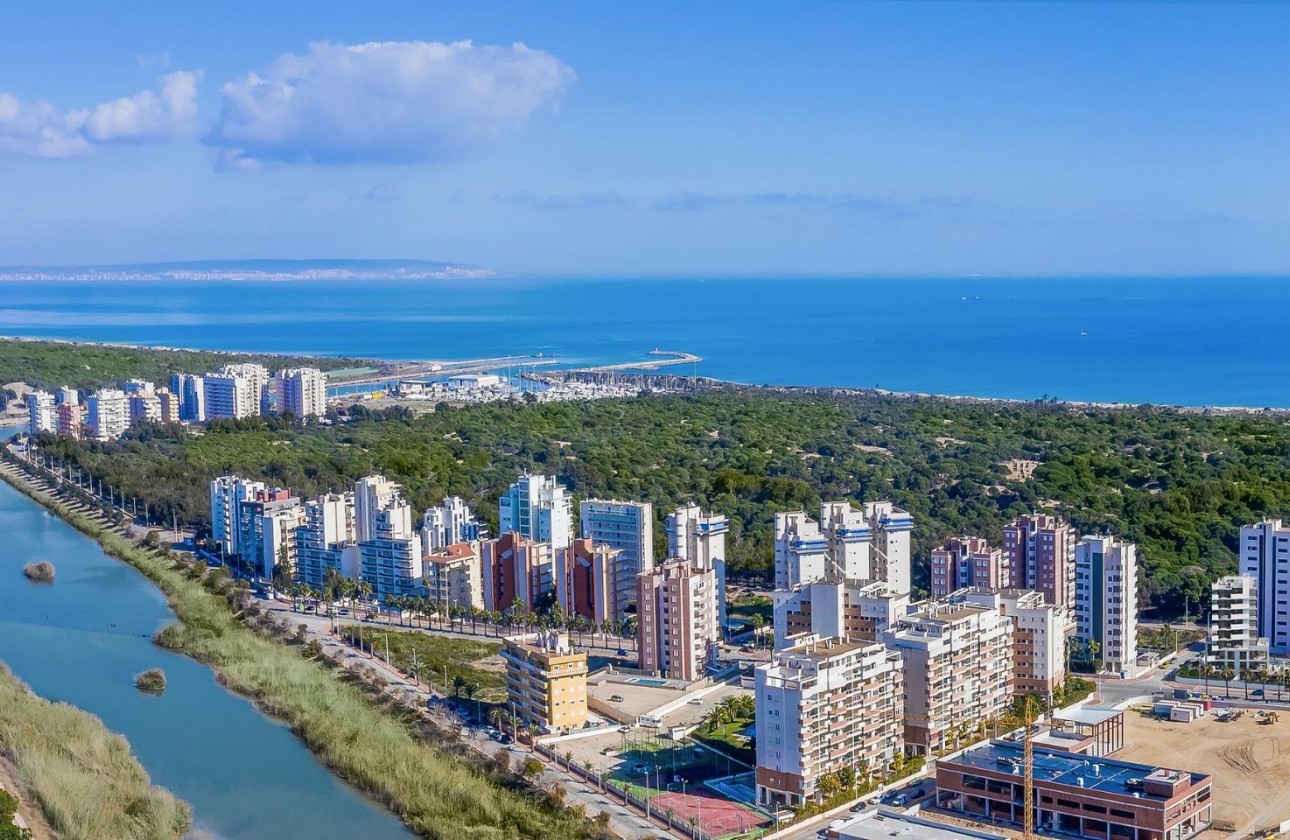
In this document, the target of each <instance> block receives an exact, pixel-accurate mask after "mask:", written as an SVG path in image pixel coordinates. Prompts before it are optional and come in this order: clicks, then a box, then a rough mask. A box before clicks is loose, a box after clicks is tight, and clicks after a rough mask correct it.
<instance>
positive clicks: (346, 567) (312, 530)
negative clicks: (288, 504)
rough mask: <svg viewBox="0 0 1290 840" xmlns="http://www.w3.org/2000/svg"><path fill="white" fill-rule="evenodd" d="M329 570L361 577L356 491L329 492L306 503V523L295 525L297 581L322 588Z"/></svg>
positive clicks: (349, 576)
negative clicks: (355, 512) (356, 527)
mask: <svg viewBox="0 0 1290 840" xmlns="http://www.w3.org/2000/svg"><path fill="white" fill-rule="evenodd" d="M329 570H332V571H335V572H336V573H337V574H338V575H340V576H341V577H344V578H350V579H352V580H357V579H358V572H359V554H358V545H357V533H356V531H355V527H354V494H353V493H328V494H326V495H323V496H319V497H318V498H317V499H311V500H309V501H307V502H305V505H304V522H303V523H302V524H301V525H300V527H298V528H296V580H298V581H300V582H301V583H303V584H306V585H307V586H312V587H315V588H321V587H322V586H323V584H324V583H325V582H326V580H327V572H328V571H329Z"/></svg>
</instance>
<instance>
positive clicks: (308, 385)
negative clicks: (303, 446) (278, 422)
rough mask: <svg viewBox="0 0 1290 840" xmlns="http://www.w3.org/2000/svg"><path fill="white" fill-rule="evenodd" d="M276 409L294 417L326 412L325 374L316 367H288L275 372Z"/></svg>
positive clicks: (319, 414) (316, 415) (313, 415)
mask: <svg viewBox="0 0 1290 840" xmlns="http://www.w3.org/2000/svg"><path fill="white" fill-rule="evenodd" d="M276 378H277V388H278V393H279V398H280V399H279V402H278V411H279V412H280V413H286V412H288V411H289V412H291V413H292V414H294V415H295V416H296V417H300V418H306V417H322V416H323V415H325V414H326V413H327V376H326V375H325V374H324V373H323V372H322V371H320V370H318V369H317V368H288V369H286V370H280V371H278V374H277V377H276Z"/></svg>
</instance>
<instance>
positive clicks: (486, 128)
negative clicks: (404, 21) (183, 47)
mask: <svg viewBox="0 0 1290 840" xmlns="http://www.w3.org/2000/svg"><path fill="white" fill-rule="evenodd" d="M574 78H575V76H574V73H573V70H571V69H570V68H569V67H568V66H566V65H565V64H563V63H561V62H560V61H559V60H558V59H556V58H555V57H554V56H552V55H550V54H549V53H545V52H542V51H540V50H533V49H529V48H528V47H526V46H524V45H523V44H515V45H513V46H510V47H494V46H480V47H477V46H475V45H474V44H472V43H471V42H470V41H457V42H454V43H451V44H443V43H434V42H425V41H400V42H384V43H368V44H359V45H356V46H346V45H343V44H331V43H314V44H310V45H309V50H308V52H307V53H306V54H305V55H294V54H288V55H284V56H281V57H280V58H278V59H277V60H276V61H275V62H273V64H272V65H270V67H269V69H268V70H267V71H266V72H265V74H264V75H263V76H261V75H258V74H256V73H249V74H247V76H246V77H245V78H243V79H239V80H236V81H232V82H229V83H227V84H225V85H224V87H223V88H222V89H221V96H222V97H223V107H222V109H221V113H220V117H219V119H218V120H216V122H215V124H214V125H213V126H212V127H211V131H210V133H209V134H208V135H207V136H206V138H205V142H206V143H208V144H209V145H211V146H214V147H216V148H217V149H219V150H220V153H219V154H218V155H217V161H218V162H219V163H220V164H222V165H224V166H231V167H235V168H245V167H247V166H248V165H251V164H253V163H254V162H257V161H280V162H289V163H321V164H345V163H354V162H359V161H376V162H388V163H405V162H422V161H436V160H445V159H451V158H456V157H460V156H462V155H464V154H465V153H467V152H469V151H470V150H471V149H473V148H476V147H478V146H480V145H483V144H486V143H488V142H491V141H493V140H496V139H497V138H499V137H501V136H502V135H504V134H506V133H508V132H511V131H514V130H516V129H518V128H520V127H521V126H523V125H524V124H525V123H526V122H527V121H528V119H529V118H530V117H531V116H532V115H533V114H534V113H535V112H536V111H538V110H541V109H554V108H555V107H556V106H557V105H558V103H559V100H560V96H561V95H562V94H563V92H564V90H565V89H566V88H567V87H568V86H569V84H571V83H572V82H573V80H574Z"/></svg>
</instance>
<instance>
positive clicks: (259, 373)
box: [219, 362, 270, 413]
mask: <svg viewBox="0 0 1290 840" xmlns="http://www.w3.org/2000/svg"><path fill="white" fill-rule="evenodd" d="M219 372H220V373H221V374H223V375H225V376H237V377H240V378H242V379H245V380H246V381H248V382H250V383H251V390H252V392H253V393H254V394H255V400H256V412H255V413H259V401H260V397H261V395H263V394H264V389H265V387H266V386H267V385H268V384H269V379H270V376H269V369H268V368H267V367H265V366H264V365H257V364H255V363H254V362H242V363H240V364H235V365H224V367H222V368H220V369H219Z"/></svg>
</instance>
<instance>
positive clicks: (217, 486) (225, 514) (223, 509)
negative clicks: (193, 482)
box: [211, 475, 265, 554]
mask: <svg viewBox="0 0 1290 840" xmlns="http://www.w3.org/2000/svg"><path fill="white" fill-rule="evenodd" d="M264 490H265V485H264V482H262V481H250V480H249V479H245V478H242V477H241V476H236V475H222V476H220V477H219V478H217V479H215V480H214V481H212V482H211V539H212V540H214V541H216V542H218V543H219V544H220V546H221V548H222V549H223V552H224V553H225V554H237V553H238V549H239V545H238V538H239V536H240V528H239V527H238V524H239V511H240V510H241V504H242V502H244V501H246V500H247V499H254V498H255V497H256V496H257V495H258V494H259V493H261V492H263V491H264Z"/></svg>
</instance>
